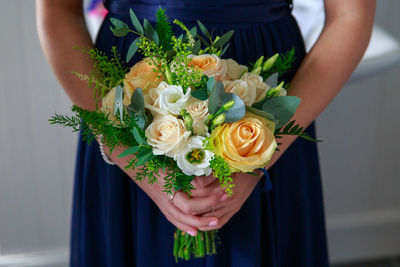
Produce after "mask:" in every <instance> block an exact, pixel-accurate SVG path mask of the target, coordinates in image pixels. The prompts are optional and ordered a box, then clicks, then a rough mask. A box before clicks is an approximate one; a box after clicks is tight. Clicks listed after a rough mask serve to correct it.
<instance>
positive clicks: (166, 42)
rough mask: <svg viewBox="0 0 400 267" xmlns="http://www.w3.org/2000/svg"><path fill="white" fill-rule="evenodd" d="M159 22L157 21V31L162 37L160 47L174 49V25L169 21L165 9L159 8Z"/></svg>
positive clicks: (165, 49) (164, 49) (166, 50)
mask: <svg viewBox="0 0 400 267" xmlns="http://www.w3.org/2000/svg"><path fill="white" fill-rule="evenodd" d="M156 17H157V22H156V32H157V34H158V37H159V39H160V48H161V49H162V50H163V51H165V52H168V51H169V50H171V49H172V42H171V41H172V40H171V39H172V35H173V32H172V26H171V24H170V23H169V22H168V16H167V14H166V13H165V9H162V8H160V9H158V10H157V13H156Z"/></svg>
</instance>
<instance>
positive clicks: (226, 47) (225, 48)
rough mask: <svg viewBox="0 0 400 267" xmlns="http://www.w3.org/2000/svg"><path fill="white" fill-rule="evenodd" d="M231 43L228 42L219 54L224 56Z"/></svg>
mask: <svg viewBox="0 0 400 267" xmlns="http://www.w3.org/2000/svg"><path fill="white" fill-rule="evenodd" d="M228 47H229V44H227V45H226V46H225V47H224V49H222V51H221V54H219V56H220V57H222V55H223V54H225V52H226V50H228Z"/></svg>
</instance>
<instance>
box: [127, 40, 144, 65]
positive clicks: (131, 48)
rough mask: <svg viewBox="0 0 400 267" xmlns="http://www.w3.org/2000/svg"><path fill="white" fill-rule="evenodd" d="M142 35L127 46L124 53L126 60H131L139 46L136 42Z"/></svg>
mask: <svg viewBox="0 0 400 267" xmlns="http://www.w3.org/2000/svg"><path fill="white" fill-rule="evenodd" d="M141 38H142V37H138V38H136V39H135V40H134V41H133V42H132V43H131V45H130V46H129V48H128V52H127V53H126V62H129V61H131V59H132V57H133V56H134V55H135V53H136V51H137V50H138V48H139V46H138V43H139V42H140V39H141Z"/></svg>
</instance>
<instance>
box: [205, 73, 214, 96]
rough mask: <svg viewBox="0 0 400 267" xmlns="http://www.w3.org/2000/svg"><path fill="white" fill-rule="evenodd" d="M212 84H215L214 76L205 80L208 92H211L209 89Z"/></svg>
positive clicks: (211, 87)
mask: <svg viewBox="0 0 400 267" xmlns="http://www.w3.org/2000/svg"><path fill="white" fill-rule="evenodd" d="M214 86H215V78H214V77H210V78H208V81H207V91H208V93H210V92H211V90H212V89H213V88H214Z"/></svg>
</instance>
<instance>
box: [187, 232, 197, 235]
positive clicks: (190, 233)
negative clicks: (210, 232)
mask: <svg viewBox="0 0 400 267" xmlns="http://www.w3.org/2000/svg"><path fill="white" fill-rule="evenodd" d="M187 233H188V234H189V235H191V236H196V233H195V232H194V231H187Z"/></svg>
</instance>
